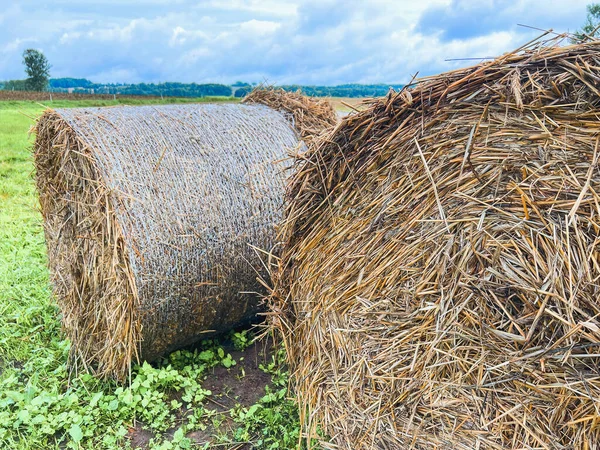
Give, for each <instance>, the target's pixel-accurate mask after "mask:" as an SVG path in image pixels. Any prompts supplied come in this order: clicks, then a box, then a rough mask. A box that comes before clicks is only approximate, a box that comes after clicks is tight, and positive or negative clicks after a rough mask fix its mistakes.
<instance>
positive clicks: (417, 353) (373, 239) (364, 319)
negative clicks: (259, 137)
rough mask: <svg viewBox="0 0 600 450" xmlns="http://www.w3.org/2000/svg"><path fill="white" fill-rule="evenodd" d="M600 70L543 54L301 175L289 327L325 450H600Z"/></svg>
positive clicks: (278, 299)
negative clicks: (599, 449)
mask: <svg viewBox="0 0 600 450" xmlns="http://www.w3.org/2000/svg"><path fill="white" fill-rule="evenodd" d="M599 68H600V42H589V43H584V44H580V45H575V46H566V47H555V46H553V45H538V44H534V45H532V46H530V47H528V48H525V49H521V50H519V51H518V52H514V53H511V54H507V55H504V56H502V57H500V58H498V59H496V60H494V61H490V62H486V63H484V64H481V65H478V66H475V67H472V68H468V69H461V70H458V71H455V72H451V73H445V74H442V75H438V76H434V77H430V78H427V79H424V80H421V81H420V82H419V83H418V84H417V85H416V86H414V87H412V88H411V89H407V90H403V91H401V92H398V93H390V94H389V96H388V97H386V98H385V99H382V100H379V101H375V102H373V103H372V104H371V106H370V107H369V108H368V109H367V110H365V111H363V112H360V113H357V114H353V115H351V116H349V117H347V118H345V119H344V120H343V121H342V123H341V124H340V125H339V126H338V127H337V128H336V129H335V130H334V131H332V132H331V133H329V134H327V135H326V136H324V137H323V138H322V139H320V140H317V141H316V142H315V143H313V145H312V146H311V147H310V148H309V150H308V152H307V153H306V154H305V155H303V157H302V158H301V159H300V160H299V161H298V162H297V172H296V173H295V175H294V177H293V181H292V184H291V187H290V190H289V193H288V194H289V205H288V206H287V213H286V216H287V220H286V222H285V226H284V229H283V237H284V243H285V247H284V249H283V251H282V259H281V264H280V271H279V273H278V275H277V284H276V290H275V294H274V296H273V298H272V304H271V308H272V311H271V323H272V325H273V326H274V327H275V328H277V329H278V330H279V331H281V334H282V335H283V338H284V341H285V344H286V347H287V352H288V359H289V363H290V366H291V368H292V373H293V377H294V380H295V387H296V390H297V392H298V395H299V399H300V402H301V411H306V413H305V414H304V416H303V423H304V426H305V431H306V432H307V433H308V434H309V435H313V437H314V435H315V431H316V430H317V429H318V428H320V429H321V430H322V431H323V432H324V433H325V434H326V435H328V436H329V437H330V438H331V440H330V441H327V442H325V443H324V447H325V448H336V449H338V448H344V449H367V448H369V449H370V448H382V449H400V448H416V449H433V448H436V449H465V450H467V449H468V450H472V449H517V448H518V449H522V448H536V449H538V448H539V449H542V448H546V449H550V448H552V449H593V448H599V447H600V409H599V406H600V405H599V403H598V402H599V400H598V399H599V398H600V370H599V367H600V322H599V320H598V319H599V317H600V302H599V300H598V298H599V295H600V285H599V280H600V245H599V243H600V238H599V231H600V197H599V194H600V170H599V167H598V158H599V156H600V148H599V141H600V120H599V118H600V92H599V87H600V75H599V73H600V72H599V70H600V69H599Z"/></svg>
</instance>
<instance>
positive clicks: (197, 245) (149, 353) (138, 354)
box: [34, 104, 299, 379]
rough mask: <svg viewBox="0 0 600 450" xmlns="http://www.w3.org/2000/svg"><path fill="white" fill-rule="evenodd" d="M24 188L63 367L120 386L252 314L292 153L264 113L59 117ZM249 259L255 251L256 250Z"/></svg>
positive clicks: (207, 108) (52, 118)
mask: <svg viewBox="0 0 600 450" xmlns="http://www.w3.org/2000/svg"><path fill="white" fill-rule="evenodd" d="M35 131H36V134H37V139H36V141H35V149H34V151H35V152H34V157H35V166H36V183H37V187H38V190H39V194H40V204H41V210H42V215H43V219H44V229H45V234H46V240H47V244H48V259H49V265H50V269H51V279H52V283H53V287H54V292H55V294H56V296H57V299H58V302H59V305H60V308H61V311H62V318H63V325H64V329H65V331H66V333H67V335H68V337H69V338H70V340H71V356H72V358H71V359H72V361H73V362H76V363H78V364H79V365H82V366H83V367H84V368H85V369H88V370H91V371H93V372H95V373H97V374H99V375H103V376H112V377H115V378H117V379H124V378H125V377H126V376H127V374H128V373H129V372H130V370H131V363H132V362H135V361H139V360H153V359H156V358H157V357H159V356H161V355H163V354H164V353H166V352H169V351H171V350H173V349H175V348H178V347H181V346H184V345H188V344H191V343H193V342H194V341H197V340H198V339H202V338H204V337H207V336H210V334H214V333H216V332H219V331H223V330H226V329H229V328H231V327H233V326H234V325H236V324H239V323H240V322H243V321H245V320H247V319H249V318H251V317H253V316H254V315H255V314H256V313H257V312H258V311H259V308H260V297H261V296H260V295H259V293H262V292H263V286H261V283H260V282H259V280H258V279H259V278H260V277H262V276H264V275H265V270H264V269H265V267H264V263H263V262H262V261H261V259H265V260H266V259H267V256H265V255H266V253H265V254H262V252H263V251H266V252H268V251H269V250H271V249H272V248H273V246H274V244H275V230H274V225H275V224H276V223H277V222H278V221H279V220H280V218H281V215H282V203H283V192H284V185H285V177H286V173H285V172H286V170H285V169H286V165H287V164H286V162H285V159H286V158H287V154H288V152H290V151H291V150H293V149H294V148H295V147H296V146H297V145H298V144H299V137H298V135H297V132H296V130H295V129H294V128H293V127H292V126H291V124H290V122H289V120H288V119H287V118H286V117H284V115H283V114H281V113H279V112H277V111H275V110H273V109H270V108H268V107H266V106H263V105H235V104H221V105H209V104H202V105H185V106H175V105H169V106H142V107H114V108H87V109H61V110H49V111H46V112H45V113H44V114H43V116H42V117H41V118H40V120H39V121H38V123H37V127H36V130H35ZM259 249H260V250H259Z"/></svg>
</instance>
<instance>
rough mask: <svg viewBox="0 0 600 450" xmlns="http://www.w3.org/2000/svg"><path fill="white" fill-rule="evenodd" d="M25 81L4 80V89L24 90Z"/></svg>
mask: <svg viewBox="0 0 600 450" xmlns="http://www.w3.org/2000/svg"><path fill="white" fill-rule="evenodd" d="M26 85H27V82H26V81H25V80H8V81H5V82H4V88H3V89H4V90H6V91H26V90H27V86H26Z"/></svg>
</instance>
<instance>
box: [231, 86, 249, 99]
mask: <svg viewBox="0 0 600 450" xmlns="http://www.w3.org/2000/svg"><path fill="white" fill-rule="evenodd" d="M250 92H252V86H250V85H248V86H243V87H241V88H237V89H236V90H235V94H234V95H235V97H237V98H242V97H245V96H246V95H248V94H249V93H250Z"/></svg>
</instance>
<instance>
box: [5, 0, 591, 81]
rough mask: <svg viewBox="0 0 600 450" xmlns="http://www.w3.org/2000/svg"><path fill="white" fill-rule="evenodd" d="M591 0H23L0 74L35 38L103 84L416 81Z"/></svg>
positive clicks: (14, 72) (8, 21) (57, 68)
mask: <svg viewBox="0 0 600 450" xmlns="http://www.w3.org/2000/svg"><path fill="white" fill-rule="evenodd" d="M587 2H588V0H571V1H569V2H564V1H547V0H546V1H544V0H515V1H509V0H481V1H479V0H477V1H476V0H420V1H410V2H409V1H397V0H370V1H369V2H364V1H360V0H346V1H344V2H341V1H334V0H282V1H279V0H262V1H261V0H201V1H197V0H194V1H192V0H190V1H186V0H177V1H174V0H154V1H151V2H145V3H144V6H140V5H139V3H138V2H135V1H133V0H123V1H121V0H119V1H118V2H117V0H95V1H94V2H93V3H89V4H88V3H84V2H80V3H79V4H77V5H76V6H73V4H72V3H71V2H67V1H66V0H59V1H58V2H54V3H53V7H52V8H50V7H47V6H43V5H42V6H41V7H40V6H39V5H38V4H37V3H35V2H33V0H22V1H20V2H19V3H18V5H17V6H12V7H9V8H8V9H7V10H6V11H3V12H2V15H1V16H0V17H1V18H2V19H0V20H3V25H2V26H1V27H0V53H2V59H1V62H2V65H1V66H0V79H8V78H17V77H21V76H22V66H21V62H20V52H22V50H23V48H22V47H23V46H25V45H26V44H27V43H29V42H35V44H36V45H38V46H41V47H43V48H44V49H46V54H47V56H48V59H49V60H50V62H51V63H52V65H53V69H52V74H53V75H54V76H73V77H88V78H91V79H93V80H95V81H112V82H133V81H168V80H171V81H184V82H191V81H196V82H232V81H235V80H246V81H263V80H265V79H266V80H268V81H270V82H273V83H311V84H334V83H348V82H369V83H370V82H389V83H399V82H407V81H408V80H410V78H411V76H412V75H413V74H414V73H416V72H419V73H420V75H428V74H432V73H436V72H439V71H443V70H449V69H453V68H456V67H459V66H464V65H467V64H470V62H469V61H446V60H447V59H453V58H468V57H480V56H481V57H483V56H493V55H497V54H499V53H503V52H505V51H508V50H510V49H512V48H515V47H517V46H518V45H520V44H522V43H524V42H526V41H527V40H529V39H530V38H532V37H533V36H534V35H535V34H536V33H537V32H535V31H531V30H529V29H526V28H522V27H518V26H517V25H516V24H517V23H521V22H526V23H527V24H530V25H533V26H538V27H541V28H555V29H557V30H559V31H563V30H567V29H570V30H573V29H575V28H577V27H578V26H580V25H581V24H582V23H583V22H584V21H585V14H586V11H585V4H586V3H587ZM117 3H118V4H119V8H116V7H115V4H117ZM36 5H38V6H36ZM34 6H36V7H34ZM33 40H35V41H33Z"/></svg>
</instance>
